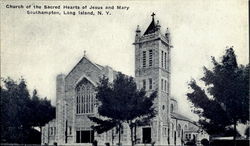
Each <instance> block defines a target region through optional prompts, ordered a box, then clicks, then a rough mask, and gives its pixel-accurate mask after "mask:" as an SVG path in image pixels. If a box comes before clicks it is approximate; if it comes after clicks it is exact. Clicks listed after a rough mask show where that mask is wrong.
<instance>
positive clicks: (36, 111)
mask: <svg viewBox="0 0 250 146" xmlns="http://www.w3.org/2000/svg"><path fill="white" fill-rule="evenodd" d="M30 107H31V109H32V119H31V123H32V126H38V127H39V128H40V131H41V129H42V126H44V125H45V124H46V123H48V122H49V121H50V120H52V119H53V118H55V107H53V106H52V105H51V102H50V100H48V99H47V98H46V97H45V98H40V97H39V96H38V94H37V90H36V89H35V90H34V91H33V95H32V98H31V105H30Z"/></svg>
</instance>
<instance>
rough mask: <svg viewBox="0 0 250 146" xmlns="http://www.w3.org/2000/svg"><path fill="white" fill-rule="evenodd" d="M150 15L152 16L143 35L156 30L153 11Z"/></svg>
mask: <svg viewBox="0 0 250 146" xmlns="http://www.w3.org/2000/svg"><path fill="white" fill-rule="evenodd" d="M151 16H152V21H151V23H150V25H149V26H148V28H147V30H146V31H145V33H144V35H147V34H151V33H154V32H156V30H157V25H156V24H155V19H154V16H155V13H153V14H152V15H151Z"/></svg>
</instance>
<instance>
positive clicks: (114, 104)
mask: <svg viewBox="0 0 250 146" xmlns="http://www.w3.org/2000/svg"><path fill="white" fill-rule="evenodd" d="M156 96H157V93H156V92H153V93H152V94H151V95H150V96H149V97H147V95H146V92H145V90H144V89H142V90H139V91H138V90H137V86H136V83H135V81H134V79H133V78H132V77H128V76H125V75H124V74H122V73H118V75H117V76H116V79H115V80H114V82H113V84H111V83H109V80H108V78H106V77H103V78H102V79H101V80H100V84H99V86H98V87H97V95H96V98H97V100H98V101H99V102H100V105H99V107H98V113H99V114H100V115H101V116H102V117H104V118H102V119H101V118H100V117H90V119H91V120H92V121H94V122H95V123H97V126H94V127H93V128H94V129H95V130H96V131H97V132H99V133H102V132H104V131H108V130H110V129H112V128H114V127H117V128H118V131H119V143H120V130H121V128H122V123H127V124H128V125H129V127H130V132H131V143H132V145H134V142H135V140H136V139H134V136H133V134H134V132H133V131H134V130H133V129H135V127H136V126H138V125H143V124H148V123H149V121H150V119H151V118H153V117H154V116H155V114H156V110H155V108H154V107H153V101H154V99H155V98H156Z"/></svg>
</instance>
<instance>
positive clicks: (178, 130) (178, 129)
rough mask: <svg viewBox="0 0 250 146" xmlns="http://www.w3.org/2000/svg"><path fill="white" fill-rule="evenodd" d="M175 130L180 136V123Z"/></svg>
mask: <svg viewBox="0 0 250 146" xmlns="http://www.w3.org/2000/svg"><path fill="white" fill-rule="evenodd" d="M177 132H178V137H180V136H181V125H180V124H178V127H177Z"/></svg>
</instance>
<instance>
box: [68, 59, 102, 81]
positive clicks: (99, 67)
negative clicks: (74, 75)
mask: <svg viewBox="0 0 250 146" xmlns="http://www.w3.org/2000/svg"><path fill="white" fill-rule="evenodd" d="M84 59H85V60H87V61H88V62H89V63H91V64H93V65H94V66H95V67H96V68H98V69H99V70H102V68H101V66H100V65H97V64H95V63H93V62H92V61H90V60H89V59H88V58H87V57H86V56H83V57H82V58H81V60H80V61H78V63H77V64H76V65H75V66H74V67H73V68H72V70H71V71H70V72H69V73H68V74H67V75H66V77H65V78H67V77H68V75H70V73H71V72H72V71H73V70H74V69H75V68H76V67H77V66H78V65H79V64H80V63H81V62H82V61H83V60H84Z"/></svg>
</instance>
